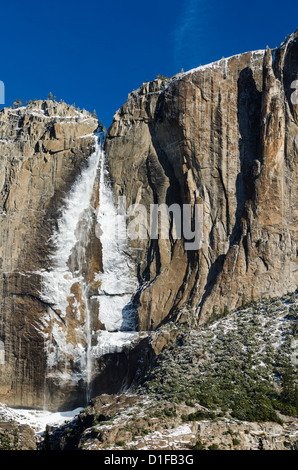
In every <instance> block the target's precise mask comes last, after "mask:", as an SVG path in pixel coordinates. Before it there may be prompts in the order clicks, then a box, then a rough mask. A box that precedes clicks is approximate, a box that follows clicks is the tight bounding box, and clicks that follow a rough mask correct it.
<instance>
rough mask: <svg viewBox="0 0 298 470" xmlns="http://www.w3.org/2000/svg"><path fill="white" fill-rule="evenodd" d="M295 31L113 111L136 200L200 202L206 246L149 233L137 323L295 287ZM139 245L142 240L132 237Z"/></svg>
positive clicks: (115, 166)
mask: <svg viewBox="0 0 298 470" xmlns="http://www.w3.org/2000/svg"><path fill="white" fill-rule="evenodd" d="M297 73H298V35H297V33H295V34H294V35H292V36H290V37H289V39H288V40H287V41H286V42H285V43H284V44H282V45H281V47H280V48H279V49H277V50H275V51H271V50H270V49H269V48H268V49H267V50H266V51H256V52H248V53H244V54H240V55H238V56H235V57H232V58H229V59H222V60H220V61H218V62H215V63H213V64H210V65H208V66H203V67H199V68H198V69H195V70H192V71H190V72H187V73H182V74H179V75H177V76H175V77H173V78H172V79H171V80H155V81H154V82H152V83H146V84H144V85H143V86H142V87H140V88H139V89H138V90H136V91H134V92H133V93H131V94H130V95H129V97H128V100H127V102H126V103H125V105H124V106H123V107H122V108H121V109H120V110H119V111H118V112H117V113H116V115H115V117H114V121H113V124H112V126H111V127H110V129H109V131H108V135H107V140H106V145H105V150H106V153H107V159H108V162H109V170H110V174H111V178H112V181H113V183H114V193H115V197H116V198H117V197H118V196H119V195H125V196H126V198H127V203H128V205H130V204H136V203H137V204H144V205H145V206H146V207H147V208H148V207H149V206H150V204H159V205H161V204H164V203H165V204H167V205H168V206H170V205H171V204H175V203H176V204H179V205H182V204H191V205H192V207H194V206H195V204H203V210H204V217H203V244H202V247H201V249H200V250H197V251H186V250H184V241H185V240H183V239H181V240H172V239H171V237H170V236H169V237H168V240H163V239H161V238H160V239H159V240H149V239H147V240H143V241H141V248H142V250H141V251H137V250H136V251H135V253H136V262H137V266H138V275H139V279H140V284H141V287H142V289H141V292H140V297H139V303H140V307H139V310H138V318H139V328H140V329H141V330H150V329H155V328H157V327H158V326H159V325H160V324H161V323H162V322H163V321H164V320H165V319H168V318H169V317H173V316H174V315H175V311H176V310H177V309H179V308H180V307H181V306H182V305H184V304H185V303H186V302H188V303H189V304H190V306H191V308H192V309H193V310H194V311H195V316H196V318H197V320H198V321H199V322H200V323H202V322H204V321H205V320H206V318H208V312H209V314H210V313H211V311H212V310H213V309H214V308H215V309H216V311H217V313H219V312H220V311H222V310H223V309H224V307H225V306H228V307H229V308H235V307H237V306H239V305H240V304H241V302H242V299H243V297H245V298H246V299H251V298H252V297H253V298H255V299H257V298H260V297H269V296H276V295H282V294H283V293H285V292H288V291H289V292H292V291H294V290H295V289H296V286H297V226H298V220H297V217H298V213H297V131H298V127H297V125H298V121H297V104H295V100H293V99H291V97H293V96H294V95H293V92H294V90H293V88H292V83H293V81H294V80H296V79H297ZM131 245H132V248H140V242H139V241H138V242H137V243H135V242H134V241H132V242H131Z"/></svg>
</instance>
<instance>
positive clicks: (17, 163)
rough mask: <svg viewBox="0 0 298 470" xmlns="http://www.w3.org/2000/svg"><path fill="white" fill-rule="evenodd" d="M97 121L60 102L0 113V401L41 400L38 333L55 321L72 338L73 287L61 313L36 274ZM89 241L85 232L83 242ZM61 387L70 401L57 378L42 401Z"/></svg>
mask: <svg viewBox="0 0 298 470" xmlns="http://www.w3.org/2000/svg"><path fill="white" fill-rule="evenodd" d="M97 127H98V123H97V120H96V119H94V118H93V117H92V116H91V115H90V114H89V113H87V112H85V111H78V110H76V109H75V108H74V107H72V106H68V105H66V104H65V103H63V102H62V103H56V102H53V101H37V102H34V103H32V104H29V105H28V106H26V107H21V108H17V109H10V108H4V109H3V110H2V111H1V113H0V167H1V170H0V175H1V176H0V219H1V223H0V231H1V235H0V263H1V274H0V339H1V341H2V342H3V343H4V350H5V359H4V361H3V363H2V364H1V365H0V401H4V402H5V403H7V404H10V405H17V406H28V407H30V406H31V407H43V406H44V400H45V398H46V397H45V380H46V375H47V367H48V353H49V348H50V349H51V347H54V346H55V345H54V340H53V341H52V344H51V341H50V343H47V342H46V340H47V339H51V337H52V335H53V332H54V331H55V328H59V327H61V328H62V329H63V328H64V329H65V331H66V330H67V334H68V342H69V343H71V341H73V342H75V343H76V344H75V346H78V343H79V342H80V339H78V337H77V332H76V328H77V327H78V326H79V324H80V320H76V316H75V315H74V314H73V312H74V310H72V313H71V305H72V303H73V301H74V298H73V297H75V298H76V299H77V300H78V297H79V293H76V292H73V297H72V296H71V298H70V299H69V308H68V318H64V319H63V318H61V315H60V312H59V311H58V310H57V309H55V307H54V305H52V304H50V303H47V302H46V301H45V300H44V298H43V296H42V295H41V291H42V283H43V275H42V274H43V272H47V270H49V269H50V266H51V262H52V261H51V252H52V246H51V241H50V239H51V236H52V235H53V233H54V231H55V230H56V229H57V220H58V218H59V211H61V208H62V207H63V204H64V200H65V198H66V196H67V194H68V193H69V191H70V188H71V187H72V185H73V183H74V181H75V180H76V179H77V178H78V177H79V175H80V174H81V172H82V171H83V168H84V167H85V166H86V164H87V161H88V158H89V157H90V155H91V154H92V153H93V152H94V148H95V146H94V142H95V140H94V135H93V133H94V131H95V130H96V129H97ZM96 240H97V239H95V241H94V239H93V240H92V239H91V237H90V243H89V245H93V246H95V243H96ZM90 249H91V248H90ZM93 252H94V253H95V255H96V254H97V253H98V250H97V251H96V250H95V249H94V248H93ZM97 260H100V257H98V256H97ZM90 269H91V268H90ZM73 290H75V286H73ZM65 301H66V303H67V299H65ZM83 314H84V312H81V315H82V316H83ZM77 317H79V315H77ZM45 318H46V319H48V320H45ZM82 322H83V320H81V323H82ZM69 360H70V361H71V357H70V358H69ZM57 362H58V361H57ZM57 367H58V369H59V367H61V366H60V365H59V364H57ZM49 386H50V389H51V384H49ZM68 388H69V389H68ZM67 389H68V394H69V396H68V399H69V397H70V398H71V396H72V394H73V396H74V397H75V400H77V397H78V393H79V390H78V386H77V385H76V386H74V385H73V384H70V385H69V387H68V386H67V384H65V389H64V391H63V394H62V395H61V394H60V395H59V394H56V396H49V397H48V399H49V403H50V404H51V399H53V403H52V406H54V407H55V408H57V407H58V406H59V404H60V403H63V401H64V399H65V396H64V394H65V393H66V394H67ZM82 393H83V392H82ZM50 406H51V405H50Z"/></svg>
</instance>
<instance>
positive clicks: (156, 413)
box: [47, 395, 297, 452]
mask: <svg viewBox="0 0 298 470" xmlns="http://www.w3.org/2000/svg"><path fill="white" fill-rule="evenodd" d="M162 410H163V411H166V414H164V413H163V411H162ZM189 411H190V408H189V407H187V406H185V405H175V404H172V403H169V402H164V401H163V402H162V403H160V404H159V408H158V405H157V403H155V402H154V401H152V400H150V399H149V400H148V399H147V400H142V401H140V397H138V396H134V395H119V396H111V395H102V396H101V397H99V398H97V399H95V400H92V402H91V403H90V406H89V407H88V408H87V409H85V410H84V411H82V412H81V413H80V414H79V415H78V417H77V418H76V419H75V420H74V421H73V422H71V423H68V424H67V425H65V426H62V427H60V428H56V429H52V428H50V427H49V428H48V435H47V443H48V445H49V447H50V448H51V449H52V450H74V449H76V450H116V451H117V450H118V451H119V450H162V451H166V450H167V451H171V450H174V451H175V450H176V451H177V450H188V451H189V452H190V451H191V450H297V437H296V429H297V427H296V425H297V423H296V421H297V420H295V419H294V418H286V421H285V423H284V424H283V426H281V425H279V424H276V423H249V422H243V423H241V422H237V421H236V420H228V419H221V418H220V417H218V418H217V419H216V420H210V419H208V418H207V419H203V420H196V421H192V422H190V423H186V422H185V421H184V420H183V419H182V416H184V414H185V413H187V412H189ZM183 413H184V414H183Z"/></svg>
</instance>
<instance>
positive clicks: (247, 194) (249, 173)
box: [200, 67, 262, 308]
mask: <svg viewBox="0 0 298 470" xmlns="http://www.w3.org/2000/svg"><path fill="white" fill-rule="evenodd" d="M261 102H262V93H261V92H260V91H258V89H257V86H256V82H255V80H254V77H253V72H252V70H251V68H250V67H246V68H245V69H243V70H242V71H241V72H240V74H239V79H238V100H237V107H238V112H237V116H238V127H239V134H240V139H239V159H240V172H239V174H238V176H237V180H236V187H235V194H236V199H237V207H236V213H235V223H234V227H233V229H232V231H231V235H230V237H229V246H230V248H231V247H232V246H233V245H237V244H239V243H240V241H241V237H242V235H243V227H242V219H243V218H246V213H245V206H246V202H247V201H248V200H253V198H254V190H255V184H254V181H255V176H254V171H255V170H254V169H255V167H257V166H258V164H257V162H258V160H259V152H260V150H259V145H260V119H261ZM243 243H244V248H245V247H246V243H245V240H243ZM245 251H246V250H245ZM225 259H226V255H225V254H221V255H219V256H218V258H217V259H216V260H215V262H214V263H213V264H212V265H211V267H210V269H209V273H208V276H207V282H206V286H205V293H204V295H203V297H202V301H201V303H200V308H202V307H203V305H204V303H205V302H206V300H207V298H208V297H209V296H210V295H211V292H212V290H213V288H214V286H215V284H216V282H217V280H218V277H219V276H220V274H221V272H222V270H223V268H224V263H225Z"/></svg>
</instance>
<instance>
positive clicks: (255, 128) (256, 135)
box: [230, 67, 262, 246]
mask: <svg viewBox="0 0 298 470" xmlns="http://www.w3.org/2000/svg"><path fill="white" fill-rule="evenodd" d="M261 104H262V93H261V92H260V91H258V89H257V87H256V83H255V80H254V77H253V73H252V70H251V68H250V67H247V68H245V69H244V70H242V72H241V73H240V75H239V79H238V126H239V133H240V136H241V137H240V139H239V158H240V173H239V174H238V176H237V182H236V197H237V209H236V214H235V225H234V228H233V230H232V234H231V236H230V246H232V245H234V244H237V243H239V241H240V238H241V235H242V224H241V219H242V217H245V203H246V201H248V200H253V198H254V191H255V184H254V181H255V177H254V166H255V165H256V163H257V161H258V160H259V157H260V119H261Z"/></svg>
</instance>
